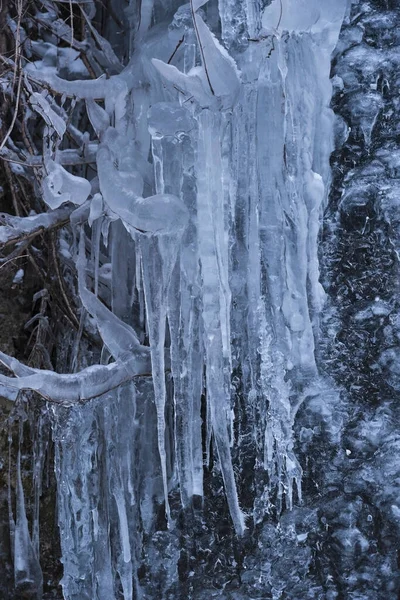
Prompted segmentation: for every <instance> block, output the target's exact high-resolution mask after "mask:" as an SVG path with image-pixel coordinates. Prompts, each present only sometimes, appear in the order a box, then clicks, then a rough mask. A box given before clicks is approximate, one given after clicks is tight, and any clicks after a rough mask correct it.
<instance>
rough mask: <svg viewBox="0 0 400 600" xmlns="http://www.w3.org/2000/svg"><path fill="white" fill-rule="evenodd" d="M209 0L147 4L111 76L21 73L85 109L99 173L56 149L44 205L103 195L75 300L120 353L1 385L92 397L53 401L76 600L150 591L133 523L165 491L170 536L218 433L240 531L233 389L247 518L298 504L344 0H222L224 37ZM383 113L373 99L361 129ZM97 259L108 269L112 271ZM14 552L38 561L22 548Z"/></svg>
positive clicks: (49, 114)
mask: <svg viewBox="0 0 400 600" xmlns="http://www.w3.org/2000/svg"><path fill="white" fill-rule="evenodd" d="M162 4H165V5H167V4H168V3H167V2H165V3H162ZM207 4H208V3H207V0H192V2H191V3H190V5H189V4H187V5H183V6H180V8H179V9H178V11H177V12H176V14H175V16H174V17H173V19H172V22H171V15H170V13H169V11H168V10H166V11H165V15H166V16H165V19H166V20H167V21H168V19H169V21H168V22H166V23H157V24H156V25H155V26H154V28H150V23H151V14H152V10H153V3H152V2H151V1H149V0H147V1H143V2H142V3H141V11H142V12H141V16H142V18H141V21H140V27H139V31H138V33H137V37H136V38H135V40H134V42H133V44H134V47H129V52H130V53H131V56H130V60H129V63H128V65H127V66H126V67H125V68H124V69H122V70H118V68H117V66H115V70H114V71H113V74H112V75H111V77H109V78H108V79H105V78H101V77H100V78H99V79H96V80H94V81H66V80H64V79H62V78H61V77H60V76H59V75H57V74H56V72H55V71H54V70H51V69H50V70H47V71H44V70H42V71H40V70H38V72H36V71H34V69H33V68H29V69H28V70H27V76H29V77H31V78H32V80H34V81H36V82H42V83H44V84H46V85H47V86H49V87H50V88H51V89H52V90H54V91H56V92H57V93H60V94H64V95H65V96H70V97H75V98H77V99H78V100H79V101H82V102H83V105H84V106H85V107H86V110H87V114H88V119H89V121H90V124H91V128H92V130H91V131H92V134H91V135H92V138H94V139H91V140H90V143H89V142H88V141H87V142H86V147H87V148H89V149H90V152H92V155H93V156H95V160H96V165H97V176H96V177H94V178H93V179H92V180H91V181H88V179H86V178H84V177H83V174H82V173H81V174H80V175H79V176H78V175H73V174H72V173H70V172H69V171H67V169H68V166H67V162H66V161H67V158H66V154H65V152H66V150H58V151H57V153H56V155H55V157H54V159H48V160H47V164H46V168H47V176H46V177H45V178H44V180H43V194H44V199H45V201H46V202H47V204H48V205H49V206H50V207H51V208H53V209H56V210H55V211H54V213H49V218H51V215H52V214H55V212H56V211H63V210H65V211H69V210H70V209H69V205H67V206H66V207H65V208H62V207H61V208H58V207H60V206H61V205H62V204H63V203H72V204H74V205H81V204H83V203H84V202H85V201H86V200H87V198H89V202H90V203H91V208H90V215H89V217H88V216H86V219H87V218H89V226H86V227H84V226H82V224H79V226H78V225H76V220H75V221H74V219H72V223H73V228H74V229H75V230H76V233H77V234H78V235H79V236H80V240H81V241H80V250H79V252H78V251H77V249H75V250H76V266H77V270H78V276H79V286H78V288H79V289H78V292H79V297H80V300H81V303H82V306H83V307H84V309H85V310H86V311H87V313H88V314H89V315H90V316H91V318H92V319H93V321H94V323H95V325H96V327H97V330H98V332H99V334H100V336H101V338H102V341H103V344H104V346H105V348H106V349H107V351H108V353H109V354H107V353H106V352H104V353H103V358H104V360H103V363H104V364H101V365H92V366H89V365H88V364H82V365H81V370H80V371H79V372H77V373H71V374H65V375H59V374H56V373H52V372H46V371H39V370H37V369H30V368H27V367H24V366H23V365H21V364H20V363H18V362H17V361H15V360H11V359H9V358H8V357H5V356H4V355H2V356H0V360H2V362H3V363H4V364H5V365H6V366H7V367H8V368H9V369H10V370H11V371H13V372H14V374H15V376H16V378H15V379H14V378H12V377H5V376H3V375H2V376H0V377H1V380H0V382H1V383H2V384H3V385H4V386H7V387H8V388H9V387H11V388H12V387H16V388H17V389H19V390H20V389H33V390H36V391H38V392H39V393H41V394H42V395H44V396H45V397H46V398H49V399H52V400H54V401H56V402H60V403H62V404H66V405H68V404H73V403H75V402H82V400H87V399H89V398H93V397H95V396H99V398H98V399H97V400H94V401H93V402H92V403H91V404H90V405H88V404H86V405H83V406H82V405H79V406H73V407H72V408H70V409H68V410H66V409H65V408H55V409H54V435H55V439H56V446H57V461H56V470H57V480H58V485H59V523H60V530H61V544H62V556H63V563H64V577H63V581H62V583H63V591H64V597H65V598H66V599H68V600H85V599H87V600H93V599H94V598H96V599H99V600H100V599H104V600H112V599H113V598H116V597H117V596H116V585H117V584H116V583H115V582H116V580H117V579H118V581H119V583H120V585H121V587H122V590H123V592H122V596H121V595H119V596H118V598H120V597H123V598H124V599H125V600H130V599H132V598H136V597H140V589H139V588H140V586H139V583H138V581H137V578H136V570H137V568H136V562H137V555H138V553H139V548H140V540H139V535H138V526H139V525H138V524H139V523H141V525H142V526H143V529H144V531H150V529H151V527H152V524H154V521H155V518H156V517H155V514H156V506H157V504H160V503H164V507H165V513H166V518H167V521H168V525H169V527H170V528H173V526H174V518H175V516H176V515H175V514H174V512H173V511H172V510H171V509H170V507H169V493H170V491H171V490H172V489H176V488H179V493H180V498H181V503H182V506H183V507H185V508H187V507H189V506H190V505H191V503H192V499H193V497H194V496H200V497H202V496H203V460H204V456H206V457H207V459H209V457H210V442H211V440H213V448H214V451H215V452H216V455H217V457H218V463H219V469H220V473H221V476H222V480H223V485H224V489H225V495H226V499H227V503H228V505H229V511H230V515H231V518H232V522H233V526H234V529H235V531H236V533H237V535H238V536H242V535H243V533H244V530H245V528H246V516H245V515H244V513H243V511H242V510H241V507H240V498H239V494H238V491H237V481H236V474H235V469H234V462H233V459H232V453H233V451H236V449H237V448H239V449H240V444H241V437H240V436H239V435H238V434H237V432H236V429H235V427H234V426H232V423H234V420H235V414H236V413H237V411H239V408H238V397H239V395H240V397H241V398H243V399H244V408H243V407H242V408H240V410H242V411H244V413H245V414H246V423H247V426H248V429H249V431H247V432H245V433H246V434H249V435H250V437H251V439H252V444H253V445H254V448H255V454H256V461H257V463H258V464H261V465H262V468H263V469H264V472H265V473H266V474H267V477H266V480H267V484H266V487H265V490H264V492H263V495H262V497H263V501H262V502H261V503H260V501H259V499H258V500H257V502H255V504H254V511H253V514H252V515H248V518H251V517H252V518H253V519H254V520H255V521H258V520H260V519H262V518H263V515H264V514H265V513H266V512H268V511H270V510H271V507H272V506H273V505H274V504H275V506H276V507H277V508H276V510H277V511H278V512H279V511H281V510H283V508H284V506H285V505H286V507H287V508H288V509H291V508H292V506H293V503H294V502H300V501H301V475H302V470H301V466H300V464H299V462H298V460H297V458H296V455H295V452H294V439H293V422H294V418H295V415H296V411H297V409H298V407H299V403H300V402H301V399H302V397H304V394H305V390H306V388H307V386H308V385H309V384H310V383H312V384H313V385H314V386H316V385H318V377H319V376H318V370H317V366H316V356H315V346H316V343H317V335H318V315H319V313H320V310H321V307H322V305H323V302H324V292H323V289H322V287H321V285H320V283H319V268H318V254H317V238H318V233H319V228H320V222H321V213H322V209H323V206H324V202H325V200H326V196H327V191H328V187H329V183H330V169H329V156H330V153H331V151H332V146H333V115H332V113H331V110H330V109H329V102H330V98H331V83H330V58H331V53H332V51H333V49H334V47H335V44H336V42H337V38H338V34H339V30H340V26H341V23H342V21H343V18H344V15H345V11H346V6H347V2H346V0H335V1H334V2H332V1H331V0H324V1H323V2H322V0H313V1H311V0H309V1H308V2H303V0H281V1H280V0H273V2H272V3H270V4H269V5H268V6H267V8H265V9H264V10H263V6H264V5H265V3H264V2H262V0H260V1H254V2H243V3H242V2H238V1H237V0H219V3H218V6H219V23H220V26H221V27H220V28H219V23H218V19H217V18H216V13H215V11H212V10H208V6H207ZM161 13H162V11H161V10H159V11H158V12H157V15H159V14H161ZM238 23H240V30H239V28H238V27H239V25H238ZM168 25H169V27H168ZM153 29H154V31H153ZM219 30H221V34H218V33H217V32H218V31H219ZM182 38H184V41H183V42H182V43H181V42H180V40H181V39H182ZM107 48H108V53H109V54H110V52H111V48H110V47H107ZM166 57H167V58H166ZM108 59H109V62H112V61H114V63H115V60H114V57H113V56H111V55H110V56H109V57H108ZM114 63H113V64H114ZM115 64H116V63H115ZM99 102H100V103H104V108H102V106H101V105H100V104H99ZM31 103H32V106H33V107H34V109H35V110H37V111H39V112H40V114H43V118H44V119H45V120H46V122H47V124H48V126H49V127H51V126H52V127H53V128H54V129H55V130H56V131H57V133H58V134H59V135H62V134H63V132H64V130H65V123H63V121H62V119H61V121H60V117H59V116H58V115H56V114H55V113H54V110H53V108H52V106H51V104H50V103H49V102H48V100H47V99H46V97H45V96H42V95H39V94H33V95H32V97H31ZM378 109H379V102H377V103H376V110H378ZM374 114H375V113H374ZM374 114H370V113H369V112H368V114H367V112H366V111H364V109H363V107H362V106H360V111H359V115H360V126H361V127H362V128H363V130H364V131H365V135H366V137H368V135H369V131H370V129H371V127H372V126H373V120H374ZM56 117H57V118H56ZM146 119H147V121H146ZM149 157H150V158H149ZM148 160H150V164H149V162H148ZM63 164H64V166H62V165H63ZM84 206H85V205H84ZM77 210H78V211H79V210H80V209H77ZM84 210H86V208H85V209H84ZM76 214H77V213H76V212H75V215H76ZM79 214H81V213H79ZM82 214H83V213H82ZM85 214H86V215H87V210H86V213H85ZM62 215H64V213H62ZM76 218H77V217H76ZM32 219H33V220H32V223H33V222H34V220H37V219H39V217H34V218H32ZM10 226H14V223H10V224H8V223H7V225H4V226H3V228H2V229H0V239H2V240H3V239H4V240H5V239H8V236H9V235H12V234H11V233H10ZM15 226H16V227H18V223H15ZM33 226H34V225H33V224H32V227H33ZM77 229H79V232H77ZM89 244H91V252H92V259H93V260H92V259H91V260H90V261H89V262H87V258H86V247H87V246H88V245H89ZM100 248H101V253H100ZM100 254H101V257H100ZM106 264H110V269H111V273H110V277H109V278H103V279H101V273H102V272H104V268H105V266H106ZM102 269H103V271H102ZM89 275H90V276H91V278H92V280H93V282H94V286H93V288H94V289H93V291H92V290H91V284H90V281H89V279H88V280H87V278H88V277H89ZM100 281H101V282H102V285H101V286H100V285H99V282H100ZM107 304H108V307H107ZM144 331H146V334H147V336H148V342H149V346H150V348H149V347H148V346H146V345H145V339H144ZM108 356H110V357H112V360H114V361H115V362H109V363H108ZM150 357H151V365H150ZM150 371H151V375H152V377H151V378H150V377H147V378H142V379H140V378H138V379H133V378H134V377H135V376H136V375H138V374H145V373H147V374H149V373H150ZM204 405H205V411H204V410H203V407H204ZM204 414H206V416H205V417H204ZM239 477H240V475H239ZM294 483H295V485H296V490H297V491H294ZM21 506H22V505H21ZM21 510H22V509H21ZM20 514H22V513H21V511H20ZM19 522H20V528H22V527H23V524H24V518H23V515H22V517H21V518H20V521H19ZM24 536H25V537H24ZM25 538H26V535H25V533H24V531H23V530H22V529H21V535H20V536H19V538H18V539H21V540H22V541H21V543H23V540H24V539H25ZM20 552H21V554H24V552H25V553H28V554H29V553H30V552H31V551H30V546H29V540H28V541H27V542H26V548H21V550H20ZM29 555H30V554H29ZM21 560H22V558H21Z"/></svg>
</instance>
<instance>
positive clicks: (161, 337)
mask: <svg viewBox="0 0 400 600" xmlns="http://www.w3.org/2000/svg"><path fill="white" fill-rule="evenodd" d="M180 240H181V235H179V234H178V235H173V236H170V235H168V236H167V235H162V236H159V237H145V236H142V237H141V238H140V248H141V256H142V269H143V287H144V292H145V300H146V316H147V324H148V329H149V337H150V349H151V365H152V376H153V385H154V394H155V403H156V409H157V432H158V450H159V454H160V460H161V470H162V478H163V487H164V498H165V513H166V517H167V521H168V524H169V526H170V525H171V522H170V508H169V502H168V474H167V457H166V450H165V402H166V389H165V361H164V343H165V328H166V316H167V302H166V298H167V295H168V287H169V284H170V280H171V276H172V271H173V268H174V266H175V262H176V258H177V253H178V250H179V244H180Z"/></svg>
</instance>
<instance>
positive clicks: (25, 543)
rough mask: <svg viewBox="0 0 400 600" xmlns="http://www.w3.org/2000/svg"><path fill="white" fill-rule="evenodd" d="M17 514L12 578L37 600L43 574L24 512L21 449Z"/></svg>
mask: <svg viewBox="0 0 400 600" xmlns="http://www.w3.org/2000/svg"><path fill="white" fill-rule="evenodd" d="M16 495H17V500H16V507H17V510H16V512H17V515H16V520H15V531H14V580H15V587H16V589H17V590H19V591H20V592H21V593H22V592H23V593H24V594H25V593H27V592H28V593H30V594H36V597H37V598H38V600H40V598H41V597H42V585H43V576H42V570H41V568H40V564H39V561H38V559H37V556H36V554H35V550H34V548H33V545H32V541H31V537H30V534H29V527H28V519H27V516H26V512H25V497H24V490H23V487H22V476H21V450H20V449H19V450H18V457H17V484H16Z"/></svg>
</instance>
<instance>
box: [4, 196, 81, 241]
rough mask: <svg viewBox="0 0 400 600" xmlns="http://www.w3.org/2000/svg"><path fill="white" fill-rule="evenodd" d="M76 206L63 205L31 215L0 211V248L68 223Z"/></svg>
mask: <svg viewBox="0 0 400 600" xmlns="http://www.w3.org/2000/svg"><path fill="white" fill-rule="evenodd" d="M74 208H75V207H74V206H71V205H68V206H62V207H60V208H57V209H56V210H53V211H51V212H48V213H41V214H39V215H34V216H31V217H15V216H12V215H8V214H6V213H0V248H6V247H7V246H10V245H12V244H16V243H18V242H21V241H23V240H26V239H30V238H33V237H35V236H36V235H39V234H40V233H43V232H44V231H49V230H50V229H55V228H57V227H62V226H63V225H66V224H67V223H68V221H69V218H70V215H71V213H72V212H73V210H74Z"/></svg>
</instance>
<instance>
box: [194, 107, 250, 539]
mask: <svg viewBox="0 0 400 600" xmlns="http://www.w3.org/2000/svg"><path fill="white" fill-rule="evenodd" d="M198 122H199V140H198V149H197V153H198V156H197V164H196V176H197V215H198V220H197V227H198V233H199V255H200V261H201V276H202V299H203V314H202V317H203V325H204V348H205V352H206V379H207V384H206V393H207V402H208V403H209V406H210V418H211V425H212V431H213V435H214V439H215V443H216V447H217V451H218V456H219V460H220V465H221V472H222V477H223V480H224V485H225V493H226V496H227V501H228V505H229V509H230V513H231V517H232V520H233V524H234V527H235V530H236V532H237V534H238V535H242V534H243V532H244V530H245V524H244V515H243V513H242V511H241V510H240V507H239V500H238V495H237V490H236V483H235V478H234V473H233V466H232V459H231V455H230V444H229V435H228V414H229V412H230V330H229V316H230V290H229V284H228V277H227V269H228V264H227V251H228V249H227V236H226V232H225V219H224V194H223V187H222V182H221V171H222V166H221V150H220V147H219V143H220V142H219V138H218V137H217V136H216V135H215V132H216V131H219V130H220V117H219V115H218V114H217V115H215V114H213V113H212V112H210V111H209V110H203V111H201V113H200V114H199V116H198Z"/></svg>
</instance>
